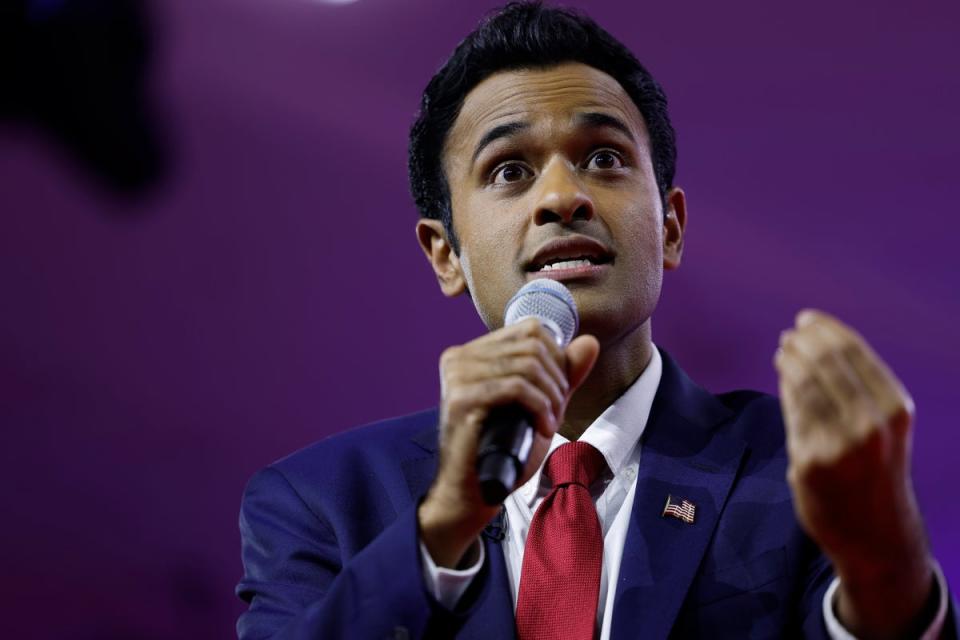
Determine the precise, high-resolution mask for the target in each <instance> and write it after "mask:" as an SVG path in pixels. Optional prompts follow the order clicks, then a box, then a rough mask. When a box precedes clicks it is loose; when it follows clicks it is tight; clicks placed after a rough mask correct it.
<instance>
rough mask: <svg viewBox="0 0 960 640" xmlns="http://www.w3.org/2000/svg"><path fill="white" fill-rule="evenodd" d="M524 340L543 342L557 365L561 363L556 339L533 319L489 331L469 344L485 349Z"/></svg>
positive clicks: (561, 355) (561, 356)
mask: <svg viewBox="0 0 960 640" xmlns="http://www.w3.org/2000/svg"><path fill="white" fill-rule="evenodd" d="M525 338H536V339H538V340H541V341H543V343H544V345H545V346H546V347H547V349H548V351H549V352H550V354H551V356H552V357H553V358H554V359H555V360H556V361H557V363H558V364H560V363H562V362H563V350H562V349H561V348H560V346H559V345H557V341H556V338H555V337H554V335H553V334H552V333H550V331H549V330H548V329H547V328H546V327H544V326H543V324H542V323H541V322H540V321H539V320H537V319H536V318H533V317H531V318H525V319H524V320H521V321H520V322H517V323H515V324H511V325H507V326H505V327H501V328H499V329H497V330H496V331H491V332H490V333H488V334H486V335H483V336H480V337H479V338H477V339H475V340H473V341H472V342H471V343H470V344H472V345H482V346H484V347H486V346H489V345H491V344H494V343H502V342H512V341H522V340H524V339H525Z"/></svg>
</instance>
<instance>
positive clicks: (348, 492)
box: [238, 4, 957, 640]
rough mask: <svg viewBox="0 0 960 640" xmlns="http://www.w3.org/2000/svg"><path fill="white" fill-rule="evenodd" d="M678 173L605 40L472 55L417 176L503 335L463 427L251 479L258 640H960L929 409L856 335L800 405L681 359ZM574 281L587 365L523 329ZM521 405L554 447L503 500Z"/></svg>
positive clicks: (431, 235) (533, 327)
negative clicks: (515, 311)
mask: <svg viewBox="0 0 960 640" xmlns="http://www.w3.org/2000/svg"><path fill="white" fill-rule="evenodd" d="M674 160H675V147H674V134H673V129H672V127H671V125H670V121H669V118H668V116H667V111H666V98H665V97H664V95H663V92H662V90H661V89H660V87H659V86H658V85H657V83H656V82H655V81H654V80H653V78H652V77H651V76H650V75H649V74H648V73H647V71H646V70H645V69H644V68H643V67H642V66H640V64H639V63H638V62H637V61H636V60H635V59H634V57H633V56H632V54H630V53H629V51H627V50H626V49H625V48H624V47H623V46H622V45H621V44H620V43H618V42H617V41H615V40H614V39H613V38H612V37H611V36H610V35H609V34H607V33H606V32H605V31H603V30H602V29H600V28H599V27H598V26H597V25H595V24H594V23H593V22H591V21H590V20H588V19H586V18H584V17H580V16H578V15H576V14H573V13H570V12H565V11H560V10H554V9H546V8H543V7H542V6H540V5H538V4H512V5H508V6H507V7H506V8H504V9H503V10H502V11H500V12H499V13H497V14H496V15H493V16H492V17H491V18H489V19H488V20H487V21H485V22H484V23H483V24H481V26H480V27H479V28H478V29H477V30H476V31H475V32H474V33H472V34H470V35H469V36H468V37H467V38H466V40H465V41H464V42H463V43H461V44H460V45H459V46H458V48H457V49H456V51H455V52H454V53H453V55H452V56H451V58H450V60H448V61H447V63H446V65H445V66H444V67H443V68H442V69H441V70H440V71H439V72H438V73H437V75H436V76H435V77H434V78H433V79H432V80H431V82H430V84H429V85H428V86H427V89H426V91H425V93H424V98H423V101H422V105H421V112H420V115H419V117H418V120H417V122H416V123H415V124H414V127H413V129H412V131H411V155H410V177H411V185H412V189H413V193H414V197H415V199H416V201H417V205H418V207H419V209H420V211H421V214H422V216H423V217H422V219H421V220H420V222H419V223H418V225H417V237H418V239H419V242H420V244H421V246H422V248H423V250H424V253H425V255H426V256H427V258H428V260H429V261H430V263H431V265H432V266H433V269H434V271H435V273H436V277H437V280H438V282H439V285H440V287H441V289H442V290H443V292H444V294H446V295H448V296H456V295H460V294H464V293H466V294H467V295H469V296H470V297H471V298H472V300H473V302H474V304H475V305H476V308H477V310H478V312H479V313H480V316H481V317H482V318H483V320H484V322H485V323H486V325H487V326H488V327H489V328H490V333H489V334H487V335H485V336H482V337H480V338H478V339H476V340H473V341H471V342H469V343H467V344H465V345H461V346H457V347H451V348H450V349H448V350H447V351H445V352H444V354H443V356H442V358H441V361H440V373H441V381H440V388H441V404H440V407H439V409H437V410H431V411H427V412H423V413H420V414H415V415H412V416H407V417H403V418H398V419H394V420H390V421H386V422H382V423H379V424H376V425H372V426H368V427H365V428H363V429H358V430H354V431H351V432H348V433H345V434H341V435H339V436H337V437H334V438H330V439H328V440H326V441H323V442H320V443H317V444H315V445H313V446H312V447H309V448H307V449H305V450H303V451H301V452H298V453H296V454H294V455H292V456H290V457H288V458H286V459H284V460H281V461H279V462H277V463H275V464H273V465H271V466H269V467H267V469H265V470H264V471H262V472H260V473H259V474H257V476H255V477H254V478H253V479H252V480H251V482H250V484H249V486H248V489H247V492H246V494H245V497H244V503H243V508H242V513H241V531H242V534H243V541H244V546H243V558H244V564H245V568H246V574H245V576H244V578H243V580H242V582H241V583H240V585H239V586H238V594H239V595H240V596H241V597H242V598H243V599H244V600H246V601H247V602H249V603H250V609H249V610H248V611H247V612H246V613H245V614H244V615H243V616H242V617H241V619H240V621H239V622H238V631H239V634H240V637H241V638H244V639H249V640H252V639H254V638H319V637H324V638H326V637H350V638H385V637H397V638H406V637H454V636H455V637H464V638H481V637H482V638H504V637H514V636H515V635H516V636H518V637H520V638H521V639H527V638H593V637H600V638H608V637H612V638H632V637H637V638H663V637H668V636H671V637H697V636H703V637H731V638H744V637H782V636H809V637H835V638H840V637H850V636H849V634H854V635H855V636H858V637H921V636H922V637H935V636H936V635H937V634H943V635H945V636H948V637H956V626H957V621H956V608H955V606H954V605H952V604H951V602H952V601H951V599H950V598H949V596H948V593H947V589H946V585H945V581H944V579H943V577H942V574H940V572H939V569H938V568H937V566H936V563H935V561H934V560H933V559H932V557H931V556H930V552H929V549H928V545H927V542H926V538H925V535H924V531H923V524H922V519H921V516H920V514H919V511H918V509H917V506H916V501H915V499H914V495H913V492H912V488H911V486H910V479H909V449H910V446H909V445H910V429H911V424H912V404H911V401H910V398H909V396H908V395H907V393H906V391H905V390H904V389H903V388H902V386H901V385H900V384H899V382H898V381H897V379H896V378H895V377H894V376H893V374H892V373H891V372H890V371H889V370H888V369H887V367H886V366H885V365H884V364H883V362H882V361H881V360H880V359H879V358H878V357H877V356H876V355H875V354H874V353H873V351H872V350H871V349H870V348H869V346H868V345H866V344H865V343H864V342H863V340H862V339H861V338H860V337H859V336H858V335H857V334H856V333H855V332H854V331H853V330H851V329H849V328H848V327H846V326H844V325H843V324H841V323H840V322H838V321H837V320H835V319H833V318H831V317H830V316H828V315H826V314H823V313H818V312H813V311H807V312H804V313H802V314H801V315H800V316H799V317H798V319H797V325H796V327H795V328H793V329H791V330H788V331H786V332H784V334H783V337H782V341H781V347H780V349H778V351H777V354H776V355H775V365H776V369H777V372H778V375H779V378H780V391H781V401H780V402H778V401H777V400H776V399H775V398H770V397H768V396H764V395H763V394H759V393H754V392H737V393H731V394H725V395H721V396H713V395H711V394H709V393H707V392H706V391H704V390H703V389H701V388H699V387H697V386H696V385H695V384H694V383H693V382H692V381H690V380H689V378H687V377H686V375H685V374H684V373H683V371H682V370H681V369H680V368H679V367H678V366H677V364H676V363H674V362H673V361H672V360H671V359H670V357H669V356H668V355H667V354H666V353H665V352H661V351H659V350H658V349H656V348H655V347H654V345H653V344H652V342H651V321H650V319H651V317H652V315H653V312H654V309H655V307H656V304H657V301H658V298H659V294H660V286H661V280H662V275H663V270H664V269H674V268H676V267H678V266H679V264H680V259H681V255H682V251H683V237H684V229H685V225H686V220H687V211H686V202H685V196H684V193H683V191H682V190H681V189H679V188H678V187H676V186H674V185H673V175H674ZM544 277H545V278H551V279H555V280H559V281H561V282H563V283H564V284H565V285H566V286H567V287H568V288H569V289H570V290H571V291H572V293H573V296H574V298H575V301H576V305H577V307H578V309H579V313H580V322H581V332H580V335H579V336H578V337H577V338H575V339H574V340H573V341H572V342H571V343H570V344H569V345H568V346H566V347H565V348H560V347H558V346H557V345H556V344H555V343H554V342H553V341H552V339H551V337H550V335H549V333H548V332H547V331H546V330H545V329H543V328H542V327H541V326H540V325H539V324H538V323H537V322H536V321H534V320H527V321H523V322H521V323H518V324H515V325H512V326H508V327H504V326H502V325H503V322H502V317H503V312H504V308H505V306H506V304H507V302H508V300H509V298H510V297H511V296H512V295H513V294H514V293H515V292H516V291H517V290H518V289H519V288H520V287H521V286H523V285H524V284H525V283H527V282H529V281H530V280H533V279H537V278H544ZM511 404H515V405H520V406H522V407H523V408H524V409H526V411H527V412H528V413H529V415H530V416H531V417H532V418H533V422H534V424H535V436H534V442H533V446H532V450H531V453H530V457H529V461H528V463H527V465H526V468H525V469H524V472H523V474H522V477H521V478H520V480H519V482H518V483H517V489H516V490H515V491H514V492H513V493H512V494H511V495H510V496H508V498H507V499H506V500H505V502H504V504H503V505H502V507H501V506H500V505H493V506H490V505H487V504H485V503H484V501H483V500H482V499H481V496H480V492H479V488H478V483H477V477H476V471H475V464H476V456H477V442H478V438H479V435H480V432H481V430H482V427H483V423H484V420H485V418H486V417H487V415H488V414H489V412H490V410H491V408H493V407H498V406H501V405H511ZM781 404H782V412H783V417H782V418H781ZM784 434H786V437H784ZM785 477H787V479H788V482H784V478H785Z"/></svg>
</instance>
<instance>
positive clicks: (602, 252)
mask: <svg viewBox="0 0 960 640" xmlns="http://www.w3.org/2000/svg"><path fill="white" fill-rule="evenodd" d="M615 257H616V254H615V253H614V252H613V251H611V250H610V249H608V248H607V246H606V245H604V244H603V243H602V242H600V241H598V240H594V239H593V238H590V237H588V236H584V235H574V236H566V237H563V238H556V239H554V240H551V241H549V242H547V243H546V244H544V245H542V246H541V247H540V248H539V249H538V250H537V251H536V253H534V255H533V257H532V258H531V259H530V260H528V261H527V263H526V265H525V267H524V270H525V271H527V272H528V273H540V274H552V273H560V272H579V271H584V270H586V271H590V270H596V269H597V268H600V267H604V266H606V265H609V264H611V263H613V261H614V258H615Z"/></svg>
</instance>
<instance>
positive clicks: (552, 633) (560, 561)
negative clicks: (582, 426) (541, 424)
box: [517, 442, 606, 640]
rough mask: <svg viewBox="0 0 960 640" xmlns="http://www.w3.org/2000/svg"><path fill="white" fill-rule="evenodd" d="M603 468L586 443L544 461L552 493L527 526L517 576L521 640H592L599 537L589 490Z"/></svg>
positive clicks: (560, 450) (560, 449) (569, 445)
mask: <svg viewBox="0 0 960 640" xmlns="http://www.w3.org/2000/svg"><path fill="white" fill-rule="evenodd" d="M605 467H606V463H605V462H604V460H603V456H602V455H601V453H600V452H599V451H597V450H596V449H595V448H594V447H592V446H591V445H589V444H587V443H585V442H568V443H567V444H564V445H561V446H559V447H557V449H556V450H555V451H554V452H553V453H552V454H550V457H549V458H547V463H546V465H545V467H544V473H546V474H547V476H548V477H549V478H550V479H551V480H552V481H553V489H552V490H551V491H550V493H549V494H547V497H546V498H544V499H543V502H542V503H540V507H539V508H538V509H537V512H536V513H535V514H534V516H533V520H532V521H531V523H530V531H529V532H528V533H527V542H526V545H525V546H524V550H523V568H522V569H521V570H520V594H519V596H518V597H517V635H518V636H519V638H520V640H554V639H560V638H562V639H563V640H592V638H593V631H594V627H595V625H596V619H597V599H598V598H599V596H600V563H601V561H602V559H603V537H602V535H601V534H600V520H599V519H598V518H597V510H596V508H595V507H594V506H593V500H592V499H591V498H590V490H589V487H590V485H591V484H593V482H594V480H596V479H597V476H599V475H600V472H601V471H603V469H604V468H605Z"/></svg>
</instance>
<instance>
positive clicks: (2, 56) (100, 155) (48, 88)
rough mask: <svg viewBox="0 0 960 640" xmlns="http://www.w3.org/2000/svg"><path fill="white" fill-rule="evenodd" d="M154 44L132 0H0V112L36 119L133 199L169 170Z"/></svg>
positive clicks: (30, 121) (30, 120)
mask: <svg viewBox="0 0 960 640" xmlns="http://www.w3.org/2000/svg"><path fill="white" fill-rule="evenodd" d="M151 50H152V40H151V33H150V30H149V28H148V19H147V16H146V13H145V11H144V7H143V4H142V3H141V2H139V1H138V0H4V2H3V3H2V6H0V78H2V84H0V119H2V120H13V121H15V122H22V123H25V124H29V125H35V126H39V127H40V128H41V129H43V130H45V131H47V132H49V133H51V134H53V137H54V138H55V140H56V141H57V142H58V143H59V144H61V145H62V146H63V147H65V148H66V150H67V151H68V152H69V154H70V155H71V156H72V157H73V158H74V159H76V160H78V161H79V162H80V164H81V165H82V166H83V167H84V168H85V169H87V170H88V171H90V172H92V173H93V175H94V176H95V177H96V178H97V180H98V182H100V183H101V184H103V185H105V186H106V187H107V188H109V189H110V190H111V191H113V192H115V193H117V194H121V195H129V196H139V195H141V194H143V193H145V192H146V191H147V190H148V189H150V188H151V187H154V186H156V185H157V184H158V183H159V182H160V180H161V179H162V177H163V176H164V175H165V173H166V170H167V152H166V149H165V147H164V144H163V143H162V140H163V139H164V137H163V136H162V135H161V131H160V126H159V123H158V121H157V119H156V118H155V116H154V114H153V113H152V107H151V105H150V103H149V100H148V97H147V93H148V92H147V82H146V80H147V71H148V63H149V61H150V54H151Z"/></svg>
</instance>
